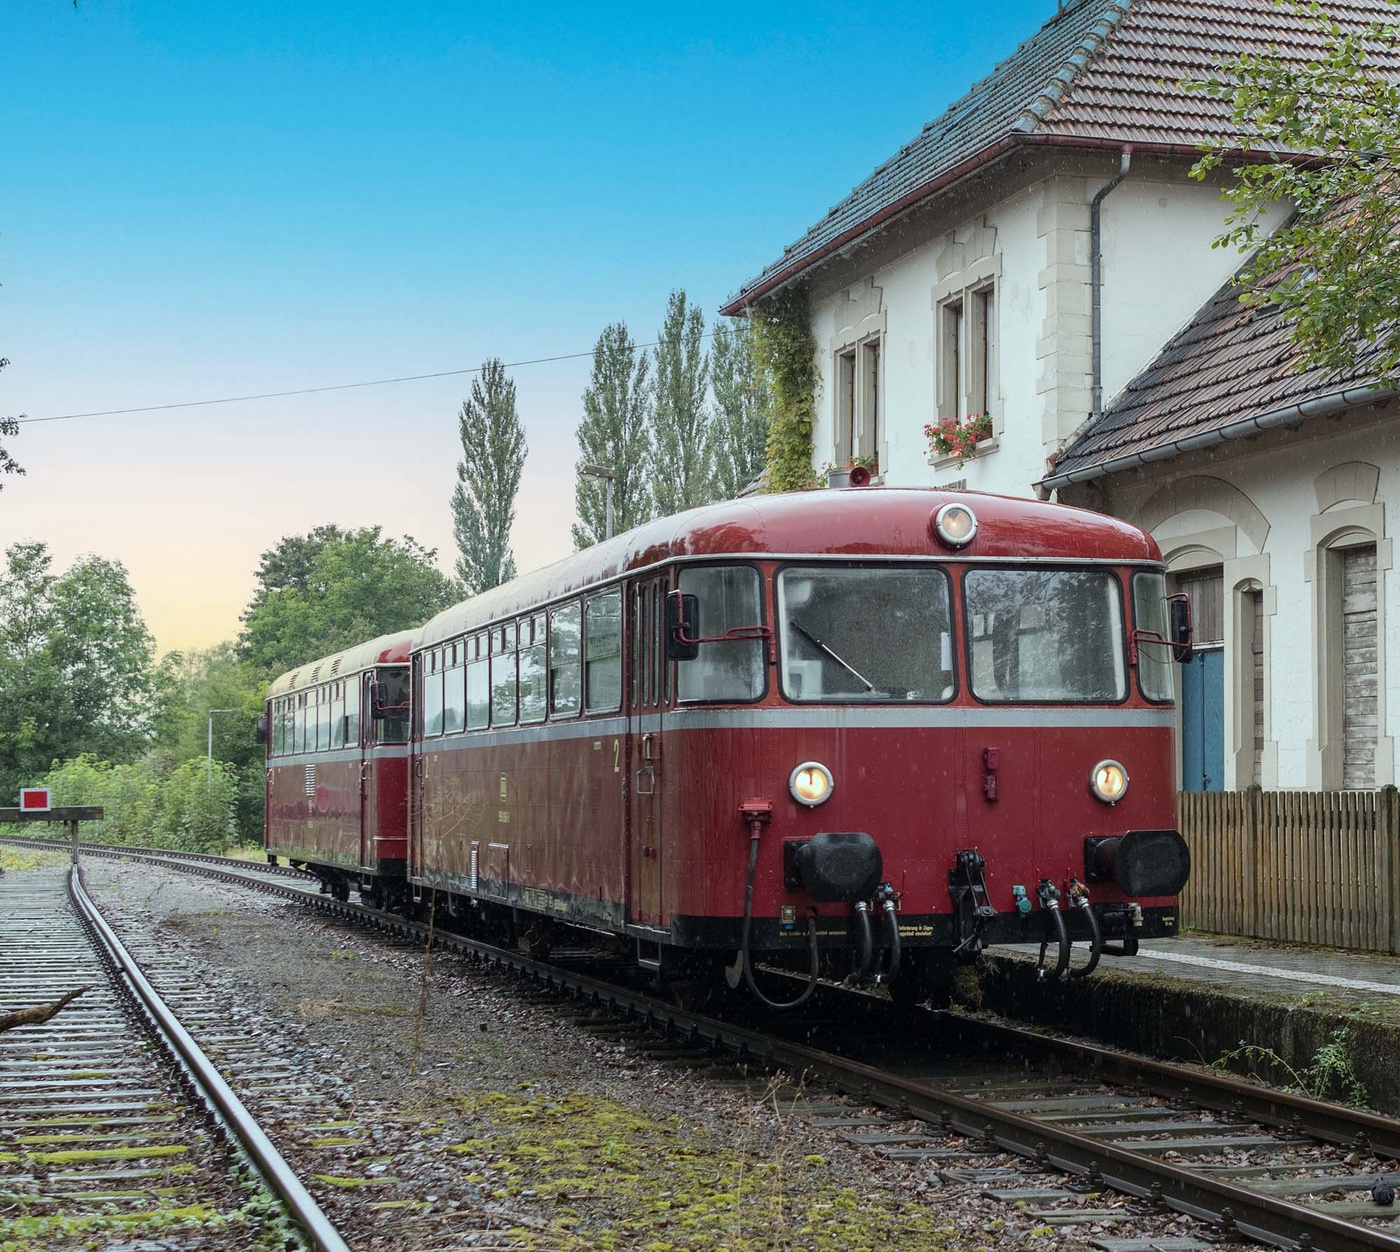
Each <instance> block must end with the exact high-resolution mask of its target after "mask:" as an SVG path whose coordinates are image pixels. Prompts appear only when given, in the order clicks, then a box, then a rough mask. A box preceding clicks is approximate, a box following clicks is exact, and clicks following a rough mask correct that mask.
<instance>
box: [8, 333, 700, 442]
mask: <svg viewBox="0 0 1400 1252" xmlns="http://www.w3.org/2000/svg"><path fill="white" fill-rule="evenodd" d="M713 335H714V331H712V330H711V331H706V332H705V334H704V335H702V336H701V338H704V339H709V338H711V337H712V336H713ZM659 343H660V341H659V340H653V341H651V342H650V343H639V344H634V345H633V348H634V349H637V350H640V349H643V348H655V347H657V346H658V344H659ZM594 351H595V350H594V349H591V348H590V349H589V350H588V351H587V352H565V353H562V354H560V355H559V356H540V357H533V358H531V359H530V360H527V361H505V362H503V363H502V364H503V366H504V368H506V369H521V368H523V367H524V366H527V365H550V364H553V363H554V362H556V361H578V360H582V359H583V358H584V357H590V356H592V355H593V354H594ZM482 368H483V367H482V366H480V365H477V366H474V367H473V368H471V369H459V370H438V371H437V372H436V373H433V374H403V375H400V376H399V377H397V378H371V379H368V380H366V381H365V382H358V383H333V384H331V385H329V386H325V387H298V388H295V389H294V390H291V391H260V392H255V393H252V394H250V395H243V396H220V397H218V398H216V399H213V400H182V401H179V402H178V403H175V404H142V405H137V406H135V407H134V408H129V409H95V410H93V411H92V412H90V413H54V414H50V415H48V416H47V417H16V418H11V419H10V420H11V421H13V422H15V423H16V424H17V425H21V426H25V425H30V426H32V425H34V424H35V423H37V422H71V421H75V420H77V419H78V418H82V417H125V416H127V415H129V414H133V413H163V412H166V411H168V410H170V409H199V408H206V407H208V406H209V405H214V404H243V403H245V402H247V401H250V400H282V399H286V398H287V397H289V396H314V395H321V394H323V393H325V392H328V391H354V390H356V389H358V388H361V387H391V386H393V385H395V384H397V383H417V382H424V381H426V380H430V379H434V378H460V377H462V376H463V375H467V374H480V373H481V371H482Z"/></svg>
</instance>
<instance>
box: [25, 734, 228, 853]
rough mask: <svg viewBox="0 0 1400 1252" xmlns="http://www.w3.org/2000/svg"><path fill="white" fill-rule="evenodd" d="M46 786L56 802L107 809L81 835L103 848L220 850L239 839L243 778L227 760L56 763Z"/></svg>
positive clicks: (80, 759) (79, 760)
mask: <svg viewBox="0 0 1400 1252" xmlns="http://www.w3.org/2000/svg"><path fill="white" fill-rule="evenodd" d="M43 785H44V786H47V787H49V788H50V789H51V790H52V792H53V799H54V803H55V804H65V805H67V804H100V805H101V806H102V808H103V810H104V812H105V816H104V820H102V821H101V822H93V823H86V824H84V826H83V828H82V832H81V833H82V837H83V838H85V839H91V840H93V841H94V842H97V843H121V844H128V845H146V846H150V847H157V848H178V849H180V850H182V851H185V852H222V851H223V850H224V849H225V848H226V847H228V846H229V845H230V844H232V843H234V842H235V841H236V840H237V835H238V830H237V826H236V823H235V810H236V806H237V801H238V787H239V778H238V772H237V771H236V770H234V769H233V768H231V767H230V766H228V765H226V764H224V762H222V761H215V762H213V766H212V768H211V767H210V763H209V761H208V760H207V759H205V758H199V759H194V760H189V761H185V762H184V763H183V764H181V765H179V766H175V767H174V768H167V769H163V768H162V764H161V761H160V758H159V757H157V756H148V757H147V758H145V759H144V760H141V761H137V762H134V763H132V764H127V765H113V764H112V763H111V762H109V761H102V760H98V759H97V758H96V757H93V756H79V757H75V758H73V759H72V760H68V761H64V762H63V763H62V764H59V765H55V766H54V768H53V769H52V770H50V771H49V773H48V774H47V775H46V777H45V778H44V784H43Z"/></svg>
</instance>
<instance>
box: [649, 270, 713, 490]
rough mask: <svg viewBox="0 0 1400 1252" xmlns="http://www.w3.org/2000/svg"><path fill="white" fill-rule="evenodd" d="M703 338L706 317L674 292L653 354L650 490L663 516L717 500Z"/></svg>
mask: <svg viewBox="0 0 1400 1252" xmlns="http://www.w3.org/2000/svg"><path fill="white" fill-rule="evenodd" d="M704 339H705V317H704V314H703V313H701V311H700V310H699V309H698V308H696V307H695V306H694V305H692V304H689V303H688V302H687V301H686V296H685V292H684V291H673V292H672V293H671V297H670V299H669V300H668V301H667V302H666V320H665V321H664V322H662V324H661V332H660V334H658V335H657V344H656V348H655V350H654V360H655V362H656V386H655V390H654V392H653V400H654V407H653V408H652V474H651V489H652V494H653V496H654V497H655V499H656V511H657V513H658V514H659V515H661V516H662V517H669V516H670V515H671V514H672V513H679V512H681V510H683V509H693V508H695V507H696V505H700V504H708V503H709V502H710V501H711V500H713V499H714V498H715V496H714V460H715V455H714V446H713V442H712V438H711V432H710V410H709V406H708V405H706V403H705V394H706V391H707V388H708V385H709V375H710V358H709V355H708V354H707V353H706V352H704V351H703V350H702V348H701V346H700V345H701V344H702V343H703V342H704Z"/></svg>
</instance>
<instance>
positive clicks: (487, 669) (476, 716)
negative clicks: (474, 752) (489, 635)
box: [467, 650, 491, 730]
mask: <svg viewBox="0 0 1400 1252" xmlns="http://www.w3.org/2000/svg"><path fill="white" fill-rule="evenodd" d="M483 651H484V650H483ZM490 724H491V662H490V661H488V660H487V659H486V657H485V656H482V657H481V658H480V660H476V661H469V662H468V663H467V729H468V730H485V729H486V727H487V726H489V725H490Z"/></svg>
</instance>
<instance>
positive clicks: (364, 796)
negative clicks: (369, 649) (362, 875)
mask: <svg viewBox="0 0 1400 1252" xmlns="http://www.w3.org/2000/svg"><path fill="white" fill-rule="evenodd" d="M373 673H374V671H373V670H368V671H366V672H365V673H363V674H361V675H360V676H359V678H358V680H357V681H358V683H359V698H360V704H359V708H360V710H363V712H364V716H360V715H359V713H358V712H357V714H356V717H355V719H354V725H355V728H356V733H357V736H358V740H357V743H351V742H350V741H349V738H348V736H347V739H346V743H345V746H346V747H347V748H354V747H356V746H358V747H359V750H360V865H361V867H362V868H363V869H366V870H368V871H371V872H372V871H373V870H374V868H375V859H376V858H375V855H374V834H375V815H376V812H377V811H378V801H379V797H378V794H377V790H378V789H377V787H376V786H375V783H376V781H377V780H376V779H374V778H372V777H371V773H370V767H369V762H370V753H369V745H370V741H371V739H372V737H373V735H374V721H373V720H372V714H371V712H370V710H371V709H372V708H373V705H372V703H371V700H372V698H373V694H374V687H373V682H374V679H373ZM348 691H349V688H348V685H347V693H348ZM350 725H351V723H350V722H348V721H347V723H346V730H347V731H348V730H349V729H350Z"/></svg>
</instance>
